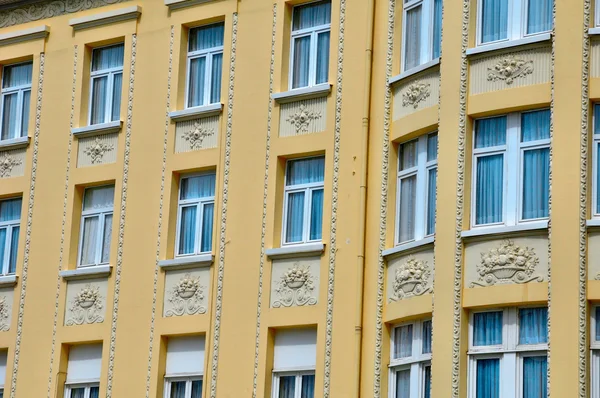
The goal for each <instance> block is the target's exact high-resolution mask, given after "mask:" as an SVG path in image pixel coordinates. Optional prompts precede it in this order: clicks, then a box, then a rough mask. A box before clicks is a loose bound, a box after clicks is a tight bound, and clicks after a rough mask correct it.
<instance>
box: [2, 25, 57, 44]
mask: <svg viewBox="0 0 600 398" xmlns="http://www.w3.org/2000/svg"><path fill="white" fill-rule="evenodd" d="M49 34H50V26H48V25H40V26H34V27H33V28H28V29H23V30H17V31H14V32H8V33H3V34H0V46H7V45H9V44H15V43H21V42H24V41H28V40H35V39H43V38H46V37H47V36H48V35H49Z"/></svg>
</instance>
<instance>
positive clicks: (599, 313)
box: [596, 307, 600, 341]
mask: <svg viewBox="0 0 600 398" xmlns="http://www.w3.org/2000/svg"><path fill="white" fill-rule="evenodd" d="M596 341H600V307H596Z"/></svg>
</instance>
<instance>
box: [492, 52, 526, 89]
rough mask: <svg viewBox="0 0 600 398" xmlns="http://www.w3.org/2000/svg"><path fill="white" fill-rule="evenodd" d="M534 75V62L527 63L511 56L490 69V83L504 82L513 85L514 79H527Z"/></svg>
mask: <svg viewBox="0 0 600 398" xmlns="http://www.w3.org/2000/svg"><path fill="white" fill-rule="evenodd" d="M531 73H533V61H525V60H523V59H520V58H516V57H515V56H514V55H509V56H507V57H505V58H502V59H501V60H500V61H498V62H497V63H496V64H495V65H494V66H493V67H492V68H488V77H487V79H488V81H497V80H504V81H505V82H506V84H512V83H513V81H514V79H516V78H518V77H525V76H527V75H530V74H531Z"/></svg>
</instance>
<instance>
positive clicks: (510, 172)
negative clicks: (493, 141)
mask: <svg viewBox="0 0 600 398" xmlns="http://www.w3.org/2000/svg"><path fill="white" fill-rule="evenodd" d="M519 116H520V114H518V113H512V114H509V115H508V116H507V126H506V129H507V131H506V158H505V159H504V166H505V171H506V175H505V177H504V187H505V190H506V194H505V200H506V203H505V206H504V209H505V217H504V218H505V223H506V225H516V223H517V220H518V219H519V217H518V209H519V208H520V206H519V205H518V204H519V200H520V198H519V196H520V195H519V192H520V190H519V186H520V184H521V178H520V176H519V170H520V168H521V166H520V164H521V162H520V158H521V156H520V154H519V151H520V149H519V132H520V131H519V130H520V126H519V121H520V117H519Z"/></svg>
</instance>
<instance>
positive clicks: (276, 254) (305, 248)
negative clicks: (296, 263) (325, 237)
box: [265, 242, 325, 260]
mask: <svg viewBox="0 0 600 398" xmlns="http://www.w3.org/2000/svg"><path fill="white" fill-rule="evenodd" d="M324 251H325V244H324V243H320V242H319V243H305V244H301V245H291V246H283V247H278V248H274V249H267V250H265V254H266V255H267V257H268V258H270V259H271V260H278V259H282V258H295V257H312V256H320V255H321V254H323V252H324Z"/></svg>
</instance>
